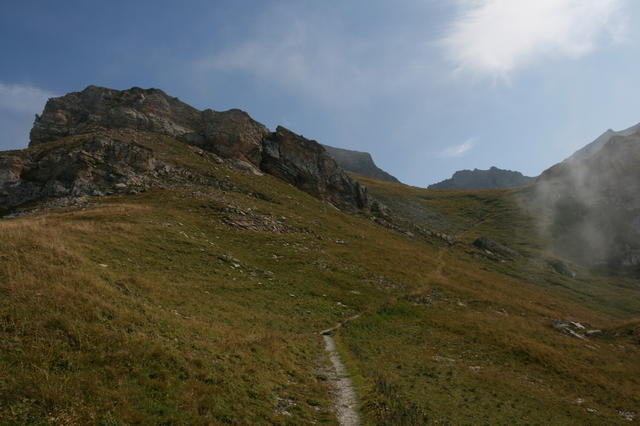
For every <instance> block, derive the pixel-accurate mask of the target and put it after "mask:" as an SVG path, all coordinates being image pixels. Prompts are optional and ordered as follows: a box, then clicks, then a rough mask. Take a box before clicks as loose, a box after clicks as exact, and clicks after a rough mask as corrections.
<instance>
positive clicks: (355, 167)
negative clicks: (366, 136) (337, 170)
mask: <svg viewBox="0 0 640 426" xmlns="http://www.w3.org/2000/svg"><path fill="white" fill-rule="evenodd" d="M323 146H324V148H325V149H326V150H327V152H328V153H329V155H331V157H333V159H334V160H336V162H337V163H338V165H339V166H340V167H342V168H343V169H345V170H347V171H349V172H352V173H357V174H359V175H363V176H368V177H372V178H374V179H379V180H384V181H387V182H395V183H400V181H399V180H398V179H396V178H395V177H394V176H391V175H390V174H389V173H387V172H385V171H384V170H382V169H381V168H379V167H378V166H376V163H374V162H373V158H371V154H369V153H368V152H360V151H352V150H350V149H342V148H335V147H332V146H329V145H323Z"/></svg>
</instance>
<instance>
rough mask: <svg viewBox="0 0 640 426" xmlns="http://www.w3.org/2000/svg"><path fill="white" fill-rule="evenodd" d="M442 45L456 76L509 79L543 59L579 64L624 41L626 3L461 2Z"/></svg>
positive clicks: (620, 0) (578, 0)
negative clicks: (605, 46)
mask: <svg viewBox="0 0 640 426" xmlns="http://www.w3.org/2000/svg"><path fill="white" fill-rule="evenodd" d="M458 3H459V8H460V13H459V15H458V16H457V17H456V19H455V20H454V21H453V23H452V25H451V26H450V27H449V30H448V34H447V35H446V36H445V37H444V38H443V39H442V40H441V44H442V46H443V47H444V49H445V53H446V56H447V58H448V60H449V61H450V62H451V64H452V65H453V66H454V67H455V69H456V71H457V72H466V73H472V74H479V75H483V76H491V77H497V78H502V79H508V77H509V75H510V74H512V73H513V72H514V71H516V70H519V69H522V68H524V67H526V66H527V65H530V64H533V63H535V62H537V61H539V60H541V59H543V58H545V57H564V58H569V59H575V58H579V57H582V56H584V55H587V54H589V53H591V52H592V51H594V50H595V49H596V48H597V47H598V46H599V45H600V44H603V43H605V42H609V43H611V42H619V41H621V40H623V38H624V32H625V26H626V25H625V19H624V14H623V9H624V8H625V6H626V5H627V0H535V1H530V0H459V1H458Z"/></svg>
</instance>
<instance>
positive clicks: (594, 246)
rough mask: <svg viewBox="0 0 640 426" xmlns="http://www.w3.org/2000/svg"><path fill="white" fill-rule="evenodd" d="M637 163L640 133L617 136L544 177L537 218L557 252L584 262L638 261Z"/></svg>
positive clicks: (538, 193)
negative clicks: (592, 152)
mask: <svg viewBox="0 0 640 426" xmlns="http://www.w3.org/2000/svg"><path fill="white" fill-rule="evenodd" d="M638 164H640V134H637V133H636V134H631V135H629V136H619V135H616V136H613V137H612V138H611V139H610V140H609V141H607V142H606V143H605V144H604V145H603V146H602V147H601V148H600V149H599V150H598V151H596V152H595V153H594V154H592V155H591V156H588V157H586V158H576V159H573V160H572V161H566V162H562V163H559V164H557V165H555V166H553V167H551V168H550V169H548V170H546V171H545V172H544V173H542V175H540V177H539V178H538V180H537V182H536V185H535V198H534V199H535V205H537V206H538V207H541V208H542V211H541V212H540V213H538V214H537V216H538V218H539V219H540V221H541V226H542V230H543V231H544V232H545V233H546V234H547V237H548V238H549V240H551V241H553V245H554V249H555V250H556V251H557V252H558V253H559V254H561V255H563V256H565V257H567V258H570V259H572V260H575V261H576V262H579V263H582V264H585V265H598V264H609V265H612V266H639V265H640V197H638V194H640V168H639V167H638Z"/></svg>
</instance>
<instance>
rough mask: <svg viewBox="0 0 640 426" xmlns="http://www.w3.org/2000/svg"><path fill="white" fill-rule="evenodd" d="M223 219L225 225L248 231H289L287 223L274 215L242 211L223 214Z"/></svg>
mask: <svg viewBox="0 0 640 426" xmlns="http://www.w3.org/2000/svg"><path fill="white" fill-rule="evenodd" d="M221 220H222V223H224V224H225V225H228V226H231V227H232V228H236V229H242V230H246V231H256V232H270V233H274V234H284V233H286V232H289V227H288V226H287V225H286V224H284V223H282V222H280V221H279V220H278V219H275V218H274V217H272V216H266V215H257V214H256V215H250V214H248V213H246V212H242V214H240V215H228V216H223V217H222V219H221Z"/></svg>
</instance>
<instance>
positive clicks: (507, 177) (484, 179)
mask: <svg viewBox="0 0 640 426" xmlns="http://www.w3.org/2000/svg"><path fill="white" fill-rule="evenodd" d="M534 181H535V178H533V177H529V176H524V175H523V174H522V173H520V172H514V171H511V170H503V169H499V168H497V167H491V168H490V169H489V170H479V169H473V170H459V171H457V172H455V173H454V174H453V176H452V177H451V178H450V179H445V180H443V181H442V182H438V183H434V184H433V185H429V186H428V188H429V189H500V188H514V187H516V186H523V185H528V184H530V183H533V182H534Z"/></svg>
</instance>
